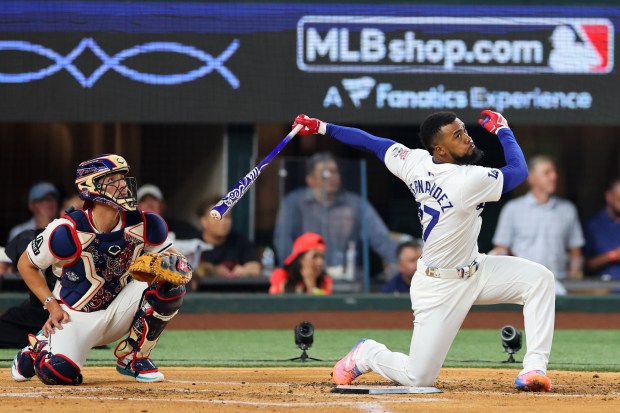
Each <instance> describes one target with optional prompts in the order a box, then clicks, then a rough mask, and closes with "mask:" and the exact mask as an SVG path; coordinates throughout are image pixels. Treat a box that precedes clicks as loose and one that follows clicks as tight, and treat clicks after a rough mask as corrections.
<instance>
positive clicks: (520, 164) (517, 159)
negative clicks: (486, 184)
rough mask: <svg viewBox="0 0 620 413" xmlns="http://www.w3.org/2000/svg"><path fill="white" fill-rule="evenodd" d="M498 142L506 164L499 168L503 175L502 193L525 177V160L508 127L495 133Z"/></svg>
mask: <svg viewBox="0 0 620 413" xmlns="http://www.w3.org/2000/svg"><path fill="white" fill-rule="evenodd" d="M497 137H498V138H499V142H500V143H501V144H502V147H503V148H504V158H505V159H506V166H503V167H501V168H499V170H500V171H502V174H503V175H504V188H503V189H502V193H503V194H505V193H506V192H509V191H512V190H513V189H515V188H516V187H517V186H519V185H520V184H521V183H522V182H523V181H525V179H526V178H527V173H528V172H527V162H525V156H523V151H522V150H521V147H520V146H519V144H518V143H517V140H516V139H515V135H514V134H513V133H512V131H511V130H510V129H508V128H505V129H502V130H500V131H499V133H498V134H497Z"/></svg>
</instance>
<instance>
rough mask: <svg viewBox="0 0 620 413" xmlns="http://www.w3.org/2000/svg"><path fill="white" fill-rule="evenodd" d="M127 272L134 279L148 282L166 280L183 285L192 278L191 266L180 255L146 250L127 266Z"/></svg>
mask: <svg viewBox="0 0 620 413" xmlns="http://www.w3.org/2000/svg"><path fill="white" fill-rule="evenodd" d="M129 274H130V275H131V276H132V277H133V278H134V280H136V281H144V282H147V283H149V284H152V283H155V282H159V281H167V282H169V283H171V284H174V285H184V284H187V283H188V282H189V281H190V280H191V279H192V267H191V266H190V265H189V263H188V262H187V259H185V257H183V256H182V255H177V254H167V255H164V254H160V253H157V252H147V253H145V254H142V255H141V256H139V257H138V258H137V259H136V260H135V261H134V262H133V264H131V265H130V266H129Z"/></svg>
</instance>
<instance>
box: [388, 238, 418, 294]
mask: <svg viewBox="0 0 620 413" xmlns="http://www.w3.org/2000/svg"><path fill="white" fill-rule="evenodd" d="M421 255H422V244H421V242H420V241H417V240H414V241H406V242H403V243H401V244H399V245H398V248H397V249H396V256H397V257H398V261H397V263H396V265H397V266H398V274H396V275H395V276H394V277H392V278H391V279H390V280H389V281H388V282H386V283H385V284H383V286H382V287H381V292H382V293H408V292H409V287H411V279H412V278H413V274H415V272H416V270H417V269H418V259H419V258H420V256H421Z"/></svg>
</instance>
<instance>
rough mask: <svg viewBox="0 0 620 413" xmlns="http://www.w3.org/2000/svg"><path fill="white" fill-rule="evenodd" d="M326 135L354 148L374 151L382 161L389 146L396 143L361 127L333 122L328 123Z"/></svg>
mask: <svg viewBox="0 0 620 413" xmlns="http://www.w3.org/2000/svg"><path fill="white" fill-rule="evenodd" d="M326 135H327V136H330V137H332V138H334V139H336V140H338V141H340V142H342V143H344V144H347V145H349V146H353V147H354V148H357V149H361V150H364V151H367V152H370V153H374V154H375V155H376V156H377V158H379V160H380V161H381V162H383V161H384V159H385V153H386V152H387V150H388V148H389V147H390V146H392V145H394V144H395V143H396V142H394V141H393V140H391V139H385V138H379V137H377V136H373V135H371V134H370V133H367V132H364V131H363V130H361V129H355V128H349V127H346V126H338V125H334V124H331V123H328V124H327V132H326Z"/></svg>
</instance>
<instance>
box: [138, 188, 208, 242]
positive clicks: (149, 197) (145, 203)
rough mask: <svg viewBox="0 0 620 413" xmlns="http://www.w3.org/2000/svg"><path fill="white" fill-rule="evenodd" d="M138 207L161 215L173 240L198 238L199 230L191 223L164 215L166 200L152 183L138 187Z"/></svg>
mask: <svg viewBox="0 0 620 413" xmlns="http://www.w3.org/2000/svg"><path fill="white" fill-rule="evenodd" d="M137 199H138V207H139V208H140V209H141V210H143V211H152V212H155V213H156V214H159V215H161V216H162V217H164V219H165V220H166V223H167V224H168V233H169V234H170V235H171V236H172V234H174V236H173V241H174V240H177V239H195V238H198V239H200V231H199V230H198V229H197V228H196V227H194V226H193V225H192V224H190V223H189V222H186V221H182V220H179V219H174V218H170V217H168V216H166V215H165V213H166V201H165V200H164V194H163V193H162V192H161V189H159V188H158V187H157V186H155V185H153V184H144V185H142V186H140V188H139V189H138V196H137Z"/></svg>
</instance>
